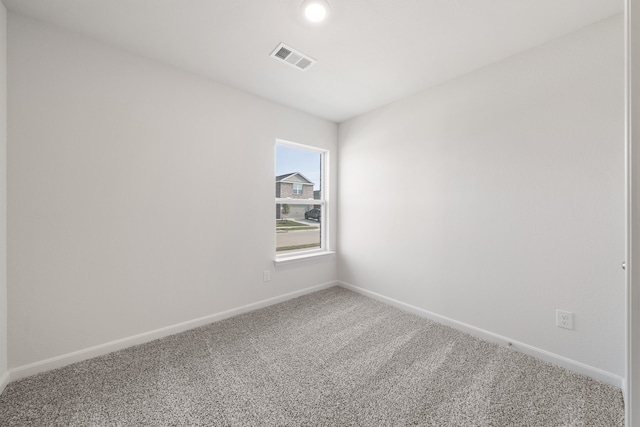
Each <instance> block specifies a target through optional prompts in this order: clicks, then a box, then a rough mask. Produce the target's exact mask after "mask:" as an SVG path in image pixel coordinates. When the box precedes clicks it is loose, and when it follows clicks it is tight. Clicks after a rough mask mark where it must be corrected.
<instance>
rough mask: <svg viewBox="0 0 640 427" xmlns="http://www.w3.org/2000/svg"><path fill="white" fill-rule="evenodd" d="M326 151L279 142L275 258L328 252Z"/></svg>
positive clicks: (276, 175)
mask: <svg viewBox="0 0 640 427" xmlns="http://www.w3.org/2000/svg"><path fill="white" fill-rule="evenodd" d="M327 160H328V152H327V151H326V150H322V149H318V148H315V147H310V146H306V145H302V144H296V143H292V142H286V141H280V140H278V141H277V142H276V173H275V184H276V197H275V207H276V212H275V215H276V217H275V220H276V221H275V222H276V230H275V231H276V260H285V259H287V258H289V259H291V258H298V257H302V256H311V255H315V254H321V253H326V252H327V251H328V248H327V237H326V235H327V233H326V230H327V224H328V221H327V218H326V216H327V215H326V213H327V194H326V174H325V170H326V169H325V168H326V164H327Z"/></svg>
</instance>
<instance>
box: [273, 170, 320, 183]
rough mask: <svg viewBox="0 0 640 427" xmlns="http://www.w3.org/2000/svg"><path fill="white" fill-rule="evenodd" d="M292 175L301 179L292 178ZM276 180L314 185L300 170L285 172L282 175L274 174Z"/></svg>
mask: <svg viewBox="0 0 640 427" xmlns="http://www.w3.org/2000/svg"><path fill="white" fill-rule="evenodd" d="M294 176H298V177H299V178H300V179H301V180H302V181H294V180H292V178H293V177H294ZM276 182H298V183H302V184H309V185H314V183H313V182H312V181H311V180H310V179H309V178H307V177H306V176H304V175H302V174H301V173H300V172H291V173H286V174H284V175H278V176H276Z"/></svg>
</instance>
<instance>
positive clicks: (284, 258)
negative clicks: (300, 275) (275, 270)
mask: <svg viewBox="0 0 640 427" xmlns="http://www.w3.org/2000/svg"><path fill="white" fill-rule="evenodd" d="M333 254H335V252H334V251H317V252H305V253H297V254H291V255H281V256H276V259H275V260H273V263H274V264H286V263H289V262H294V261H300V260H303V259H310V258H317V257H323V256H327V255H333Z"/></svg>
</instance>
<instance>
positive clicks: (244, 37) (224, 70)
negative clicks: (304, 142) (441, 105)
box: [2, 0, 623, 122]
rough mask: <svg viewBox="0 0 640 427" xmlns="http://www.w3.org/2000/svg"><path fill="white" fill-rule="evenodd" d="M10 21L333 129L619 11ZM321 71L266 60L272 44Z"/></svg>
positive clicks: (249, 0) (78, 5)
mask: <svg viewBox="0 0 640 427" xmlns="http://www.w3.org/2000/svg"><path fill="white" fill-rule="evenodd" d="M2 1H3V3H4V4H5V5H6V6H7V8H8V9H9V10H10V11H12V12H17V13H22V14H25V15H28V16H31V17H34V18H37V19H40V20H44V21H48V22H51V23H54V24H56V25H59V26H62V27H66V28H68V29H71V30H73V31H77V32H81V33H84V34H87V35H90V36H92V37H95V38H97V39H100V40H103V41H105V42H107V43H110V44H112V45H115V46H118V47H120V48H123V49H126V50H128V51H131V52H134V53H138V54H141V55H144V56H146V57H148V58H153V59H156V60H159V61H162V62H164V63H168V64H171V65H174V66H177V67H179V68H182V69H184V70H188V71H191V72H194V73H196V74H199V75H202V76H205V77H209V78H211V79H213V80H215V81H218V82H221V83H224V84H227V85H230V86H233V87H236V88H238V89H241V90H244V91H247V92H250V93H253V94H256V95H259V96H261V97H264V98H267V99H270V100H273V101H276V102H279V103H282V104H285V105H288V106H291V107H294V108H297V109H299V110H303V111H306V112H309V113H312V114H314V115H317V116H320V117H324V118H327V119H330V120H333V121H336V122H341V121H343V120H345V119H348V118H351V117H353V116H356V115H358V114H361V113H364V112H366V111H370V110H372V109H374V108H377V107H380V106H382V105H385V104H388V103H390V102H393V101H395V100H397V99H400V98H402V97H405V96H407V95H410V94H413V93H416V92H418V91H420V90H423V89H425V88H428V87H430V86H433V85H436V84H438V83H441V82H444V81H446V80H449V79H451V78H454V77H456V76H459V75H461V74H464V73H467V72H469V71H471V70H474V69H477V68H479V67H482V66H484V65H487V64H490V63H492V62H495V61H497V60H500V59H502V58H505V57H507V56H510V55H513V54H515V53H517V52H520V51H522V50H525V49H528V48H531V47H533V46H536V45H539V44H542V43H545V42H547V41H549V40H552V39H554V38H556V37H559V36H561V35H563V34H566V33H569V32H571V31H574V30H576V29H578V28H581V27H584V26H586V25H588V24H591V23H593V22H596V21H599V20H602V19H604V18H607V17H609V16H612V15H615V14H618V13H621V12H622V11H623V2H622V0H328V1H329V3H330V5H331V16H330V20H329V21H328V22H326V23H324V24H322V25H311V24H307V23H305V22H303V20H302V18H301V17H300V9H299V5H300V3H301V2H302V0H2ZM280 42H284V43H285V44H287V45H289V46H291V47H293V48H294V49H297V50H299V51H301V52H303V53H305V54H307V55H309V56H311V57H312V58H314V59H316V60H317V61H318V63H317V64H315V65H314V66H313V67H311V68H310V69H309V70H307V71H299V70H297V69H295V68H293V67H290V66H287V64H284V63H280V62H278V61H276V60H274V59H273V58H271V57H270V56H269V55H270V53H271V52H272V51H273V49H275V48H276V46H277V45H278V44H279V43H280Z"/></svg>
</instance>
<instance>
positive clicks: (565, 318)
mask: <svg viewBox="0 0 640 427" xmlns="http://www.w3.org/2000/svg"><path fill="white" fill-rule="evenodd" d="M556 326H557V327H559V328H565V329H573V313H571V312H570V311H564V310H556Z"/></svg>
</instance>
